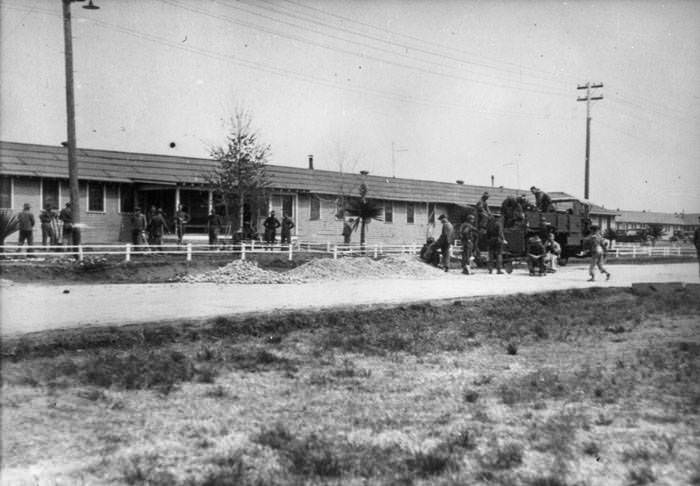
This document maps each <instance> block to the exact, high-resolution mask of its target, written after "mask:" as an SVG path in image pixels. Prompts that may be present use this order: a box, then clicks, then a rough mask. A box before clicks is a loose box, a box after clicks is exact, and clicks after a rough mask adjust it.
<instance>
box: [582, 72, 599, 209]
mask: <svg viewBox="0 0 700 486" xmlns="http://www.w3.org/2000/svg"><path fill="white" fill-rule="evenodd" d="M602 87H603V83H596V84H591V83H590V81H589V82H588V83H586V84H583V85H581V84H579V85H578V86H577V87H576V89H585V90H586V96H585V97H583V96H579V97H578V98H577V99H576V101H585V102H586V181H585V186H584V189H583V197H584V199H588V186H589V179H590V170H591V101H596V100H602V99H603V95H599V96H591V89H595V88H602Z"/></svg>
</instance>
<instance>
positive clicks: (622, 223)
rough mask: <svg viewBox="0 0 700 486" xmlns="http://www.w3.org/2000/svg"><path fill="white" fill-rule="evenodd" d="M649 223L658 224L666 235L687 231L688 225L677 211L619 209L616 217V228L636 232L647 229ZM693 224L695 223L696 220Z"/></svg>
mask: <svg viewBox="0 0 700 486" xmlns="http://www.w3.org/2000/svg"><path fill="white" fill-rule="evenodd" d="M650 224H660V225H661V227H662V229H663V232H664V236H666V237H670V236H672V235H673V234H674V233H675V232H676V231H688V227H689V225H688V223H687V221H686V219H685V218H684V217H683V215H681V214H678V213H659V212H652V211H625V210H621V211H620V213H619V216H618V217H617V228H616V229H617V230H618V231H625V232H636V231H640V230H644V229H647V228H648V227H649V225H650ZM695 224H696V225H697V220H696V221H695Z"/></svg>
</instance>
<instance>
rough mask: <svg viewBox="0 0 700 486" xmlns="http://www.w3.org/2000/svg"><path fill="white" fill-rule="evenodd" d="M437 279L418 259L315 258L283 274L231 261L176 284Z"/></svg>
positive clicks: (395, 257)
mask: <svg viewBox="0 0 700 486" xmlns="http://www.w3.org/2000/svg"><path fill="white" fill-rule="evenodd" d="M441 275H444V274H443V272H442V271H440V270H438V269H437V268H435V267H431V266H429V265H426V264H425V263H423V262H421V261H420V260H419V259H418V257H415V256H413V255H403V256H389V257H385V258H380V259H379V260H374V259H372V258H368V257H352V258H339V259H337V260H333V259H331V258H319V259H317V260H311V261H310V262H307V263H305V264H303V265H300V266H299V267H297V268H295V269H293V270H290V271H288V272H285V273H277V272H273V271H269V270H264V269H262V268H260V267H258V266H257V264H255V263H253V262H249V261H242V260H235V261H234V262H232V263H229V264H228V265H226V266H224V267H221V268H219V269H217V270H213V271H210V272H206V273H202V274H200V275H185V276H183V277H181V278H180V279H179V280H180V281H181V282H186V283H202V282H211V283H217V284H279V283H304V282H314V281H319V280H349V279H356V278H365V279H367V278H406V277H410V278H435V277H439V276H441Z"/></svg>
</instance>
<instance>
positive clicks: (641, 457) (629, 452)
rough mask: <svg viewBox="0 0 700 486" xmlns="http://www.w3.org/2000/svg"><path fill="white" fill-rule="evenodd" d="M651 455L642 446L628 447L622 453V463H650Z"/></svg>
mask: <svg viewBox="0 0 700 486" xmlns="http://www.w3.org/2000/svg"><path fill="white" fill-rule="evenodd" d="M652 455H653V454H652V453H651V451H649V449H647V448H646V447H643V446H634V447H629V448H627V449H625V450H624V451H622V462H635V461H644V462H647V461H650V460H651V458H652Z"/></svg>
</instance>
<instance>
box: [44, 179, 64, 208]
mask: <svg viewBox="0 0 700 486" xmlns="http://www.w3.org/2000/svg"><path fill="white" fill-rule="evenodd" d="M58 190H59V182H58V180H56V179H42V180H41V209H44V208H46V206H51V207H52V208H56V209H59V208H60V207H61V206H60V204H59V201H58Z"/></svg>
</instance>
